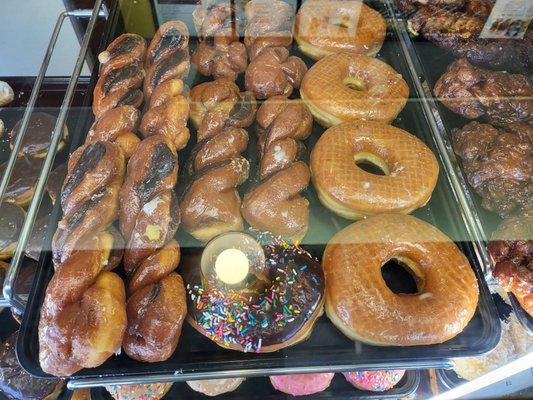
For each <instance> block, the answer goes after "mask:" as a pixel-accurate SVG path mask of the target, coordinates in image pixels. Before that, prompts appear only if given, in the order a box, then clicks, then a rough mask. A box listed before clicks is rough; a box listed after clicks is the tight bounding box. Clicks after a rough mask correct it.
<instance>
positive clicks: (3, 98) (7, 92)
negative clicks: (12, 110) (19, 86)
mask: <svg viewBox="0 0 533 400" xmlns="http://www.w3.org/2000/svg"><path fill="white" fill-rule="evenodd" d="M14 99H15V93H14V92H13V89H12V88H11V86H9V84H8V83H7V82H4V81H0V107H3V106H7V105H8V104H9V103H11V102H12V101H13V100H14Z"/></svg>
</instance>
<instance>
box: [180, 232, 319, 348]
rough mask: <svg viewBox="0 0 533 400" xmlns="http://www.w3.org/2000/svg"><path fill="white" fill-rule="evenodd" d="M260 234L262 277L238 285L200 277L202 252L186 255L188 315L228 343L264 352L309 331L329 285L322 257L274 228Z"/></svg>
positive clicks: (207, 333) (202, 329) (219, 341)
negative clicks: (273, 231)
mask: <svg viewBox="0 0 533 400" xmlns="http://www.w3.org/2000/svg"><path fill="white" fill-rule="evenodd" d="M258 239H259V242H260V243H262V244H263V246H264V247H263V248H264V251H265V257H266V264H265V268H266V270H265V271H263V276H262V278H261V280H260V281H258V282H256V283H254V284H253V285H248V286H246V287H244V288H242V289H240V290H238V291H236V290H231V289H226V290H221V289H217V288H216V287H214V286H213V285H209V284H206V282H202V279H201V277H200V272H199V269H200V268H198V265H199V257H198V258H195V257H189V258H188V259H187V260H184V262H185V265H184V272H183V276H184V279H185V282H186V284H187V290H188V295H187V302H188V321H189V322H190V323H191V325H192V326H193V327H194V328H195V329H196V330H198V331H199V332H200V333H202V334H203V335H205V336H207V337H208V338H209V339H211V340H213V341H214V342H215V343H217V344H218V345H219V346H221V347H224V348H227V349H232V350H237V351H243V352H257V353H264V352H272V351H277V350H279V349H282V348H285V347H288V346H291V345H293V344H295V343H298V342H300V341H302V340H305V339H306V338H307V337H308V336H309V334H310V333H311V330H312V328H313V325H314V323H315V321H316V319H317V318H318V317H319V316H320V315H321V313H322V305H323V301H324V290H325V287H324V275H323V271H322V268H321V266H320V263H319V262H318V260H316V259H314V258H313V257H312V256H310V255H309V253H307V252H306V251H305V250H303V249H301V248H300V247H298V246H294V245H291V244H289V243H287V242H285V241H283V240H281V239H279V238H275V237H272V236H271V235H270V234H267V233H263V234H258ZM216 315H224V316H230V317H231V318H223V319H220V318H215V316H216ZM244 327H246V328H247V329H243V328H244Z"/></svg>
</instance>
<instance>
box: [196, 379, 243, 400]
mask: <svg viewBox="0 0 533 400" xmlns="http://www.w3.org/2000/svg"><path fill="white" fill-rule="evenodd" d="M243 382H244V378H228V379H205V380H201V381H187V385H189V386H190V388H191V389H192V390H195V391H197V392H200V393H203V394H205V395H206V396H218V395H219V394H222V393H228V392H232V391H234V390H235V389H237V388H238V387H239V385H240V384H241V383H243Z"/></svg>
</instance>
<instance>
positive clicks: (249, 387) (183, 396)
mask: <svg viewBox="0 0 533 400" xmlns="http://www.w3.org/2000/svg"><path fill="white" fill-rule="evenodd" d="M419 384H420V373H419V371H418V370H409V371H406V372H405V375H404V376H403V378H402V379H401V380H400V382H398V384H397V385H396V386H395V387H393V388H392V389H390V390H386V391H384V392H370V391H366V390H360V389H357V388H356V387H354V386H352V385H351V384H350V383H348V382H347V381H346V379H344V377H343V376H342V375H341V374H335V377H334V378H333V380H332V381H331V385H330V386H329V387H328V388H327V389H326V390H324V391H323V392H320V393H316V394H313V395H309V396H298V399H301V400H321V399H336V400H352V399H360V400H370V399H399V398H409V397H412V396H413V395H414V393H415V392H416V390H417V388H418V385H419ZM258 394H261V399H263V400H283V399H294V398H295V397H294V396H291V395H287V394H285V393H282V392H280V391H278V390H276V389H274V387H273V386H272V384H271V383H270V379H268V378H248V379H247V380H246V381H244V382H243V383H241V385H240V386H239V387H238V388H237V389H236V390H234V391H233V392H230V393H225V394H223V395H220V396H217V398H223V399H225V400H249V399H252V398H255V397H256V396H257V395H258ZM91 397H92V400H112V399H113V398H112V397H111V395H110V394H109V393H108V391H107V390H106V389H105V388H104V387H96V388H93V389H92V390H91ZM209 398H212V397H209V396H206V395H204V394H202V393H199V392H195V391H194V390H192V389H191V388H190V387H189V385H187V384H186V383H185V382H179V383H175V384H174V385H173V386H172V388H171V389H170V391H169V392H168V394H167V395H166V396H165V397H164V399H180V400H206V399H209Z"/></svg>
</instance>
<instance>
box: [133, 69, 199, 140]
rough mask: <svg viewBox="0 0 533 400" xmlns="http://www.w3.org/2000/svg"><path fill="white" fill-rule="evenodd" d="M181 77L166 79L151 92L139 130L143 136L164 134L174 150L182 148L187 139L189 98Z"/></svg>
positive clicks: (188, 135)
mask: <svg viewBox="0 0 533 400" xmlns="http://www.w3.org/2000/svg"><path fill="white" fill-rule="evenodd" d="M184 92H185V85H184V84H183V81H182V80H181V79H174V78H172V79H168V80H166V81H164V82H162V83H161V84H159V85H158V86H157V87H156V88H155V89H154V90H153V93H152V96H151V98H150V105H149V109H148V111H146V113H145V114H144V116H143V118H142V121H141V126H140V131H141V133H142V134H143V136H144V137H148V136H152V135H164V136H166V137H168V138H169V139H170V140H171V141H172V142H173V144H174V147H175V148H176V150H181V149H183V148H184V147H185V146H186V145H187V143H188V141H189V137H190V134H189V129H188V128H187V119H188V118H189V100H188V99H187V98H186V97H185V93H184Z"/></svg>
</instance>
